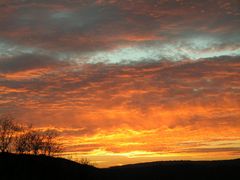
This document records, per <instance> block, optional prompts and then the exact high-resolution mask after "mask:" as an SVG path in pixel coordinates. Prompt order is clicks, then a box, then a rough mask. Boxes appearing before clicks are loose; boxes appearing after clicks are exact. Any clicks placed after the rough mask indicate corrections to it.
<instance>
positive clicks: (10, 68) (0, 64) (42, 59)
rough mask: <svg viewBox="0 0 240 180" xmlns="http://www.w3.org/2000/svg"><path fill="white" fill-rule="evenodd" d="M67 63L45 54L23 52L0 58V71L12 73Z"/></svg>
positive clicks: (54, 66)
mask: <svg viewBox="0 0 240 180" xmlns="http://www.w3.org/2000/svg"><path fill="white" fill-rule="evenodd" d="M67 64H68V63H66V62H63V61H59V60H57V59H53V58H52V57H49V56H45V55H37V54H23V55H20V56H13V57H7V58H0V73H14V72H21V71H27V70H34V69H41V68H57V67H58V68H59V67H61V66H62V67H64V66H66V65H67Z"/></svg>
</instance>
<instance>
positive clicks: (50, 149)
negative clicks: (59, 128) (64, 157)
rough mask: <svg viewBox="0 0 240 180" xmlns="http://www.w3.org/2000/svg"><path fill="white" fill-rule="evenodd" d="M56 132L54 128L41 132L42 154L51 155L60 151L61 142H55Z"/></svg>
mask: <svg viewBox="0 0 240 180" xmlns="http://www.w3.org/2000/svg"><path fill="white" fill-rule="evenodd" d="M57 136H58V133H57V132H56V131H54V130H47V131H45V132H43V141H44V142H43V147H42V148H43V149H42V150H43V154H45V155H48V156H50V155H52V154H55V153H59V152H61V151H62V148H61V144H59V143H58V142H56V138H57Z"/></svg>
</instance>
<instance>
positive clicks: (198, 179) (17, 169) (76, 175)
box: [0, 154, 240, 180]
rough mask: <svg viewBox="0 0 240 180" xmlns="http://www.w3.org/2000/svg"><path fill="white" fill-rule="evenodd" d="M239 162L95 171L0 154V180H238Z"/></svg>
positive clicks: (55, 160) (72, 164)
mask: <svg viewBox="0 0 240 180" xmlns="http://www.w3.org/2000/svg"><path fill="white" fill-rule="evenodd" d="M239 171H240V159H236V160H224V161H166V162H149V163H140V164H130V165H124V166H116V167H111V168H102V169H101V168H95V167H92V166H88V165H82V164H79V163H76V162H73V161H70V160H67V159H63V158H53V157H48V156H34V155H16V154H0V179H1V180H15V179H16V180H19V179H20V180H21V179H24V180H40V179H41V180H43V179H44V180H48V179H51V180H63V179H64V180H75V179H76V180H77V179H79V180H112V179H113V180H120V179H121V180H135V179H136V180H142V179H144V180H145V179H147V180H160V179H161V180H162V179H163V180H175V179H177V180H181V179H184V180H188V179H189V180H190V179H191V180H193V179H194V180H206V179H209V180H210V179H212V180H215V179H218V180H219V179H226V180H228V179H229V180H230V179H240V173H239Z"/></svg>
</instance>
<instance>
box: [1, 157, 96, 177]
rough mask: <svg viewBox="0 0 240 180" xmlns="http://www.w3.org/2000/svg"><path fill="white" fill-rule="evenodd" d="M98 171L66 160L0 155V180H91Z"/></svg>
mask: <svg viewBox="0 0 240 180" xmlns="http://www.w3.org/2000/svg"><path fill="white" fill-rule="evenodd" d="M97 170H98V169H97V168H95V167H92V166H88V165H81V164H79V163H76V162H74V161H70V160H67V159H64V158H55V157H49V156H44V155H39V156H35V155H17V154H8V153H6V154H5V153H4V154H0V180H15V179H16V180H22V179H23V180H40V179H41V180H48V179H51V180H65V179H66V180H68V179H69V180H71V179H91V176H92V175H94V174H96V173H97Z"/></svg>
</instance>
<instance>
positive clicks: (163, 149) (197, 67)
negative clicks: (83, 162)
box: [0, 0, 240, 167]
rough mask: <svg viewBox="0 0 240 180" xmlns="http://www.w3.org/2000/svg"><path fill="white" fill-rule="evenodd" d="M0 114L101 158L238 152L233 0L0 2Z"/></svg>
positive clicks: (239, 4)
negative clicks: (56, 135) (53, 133)
mask: <svg viewBox="0 0 240 180" xmlns="http://www.w3.org/2000/svg"><path fill="white" fill-rule="evenodd" d="M0 12H1V13H0V114H4V113H12V114H14V116H15V117H16V120H17V121H19V122H24V123H31V124H33V125H34V127H37V128H40V129H45V128H52V129H55V130H56V131H58V132H59V133H60V135H61V137H60V140H61V142H62V143H63V145H64V150H65V151H64V154H63V156H64V157H68V158H73V159H78V158H81V157H87V158H89V159H90V161H92V162H93V163H95V164H96V165H97V166H98V167H108V166H114V165H121V164H128V163H138V162H145V161H160V160H179V159H189V160H212V159H233V158H239V157H240V81H239V79H240V1H239V0H161V1H160V0H51V1H49V0H1V1H0Z"/></svg>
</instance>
